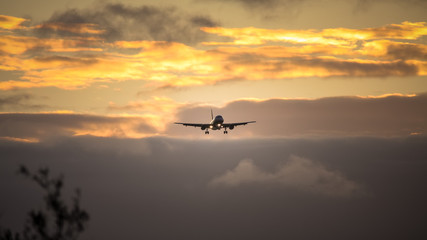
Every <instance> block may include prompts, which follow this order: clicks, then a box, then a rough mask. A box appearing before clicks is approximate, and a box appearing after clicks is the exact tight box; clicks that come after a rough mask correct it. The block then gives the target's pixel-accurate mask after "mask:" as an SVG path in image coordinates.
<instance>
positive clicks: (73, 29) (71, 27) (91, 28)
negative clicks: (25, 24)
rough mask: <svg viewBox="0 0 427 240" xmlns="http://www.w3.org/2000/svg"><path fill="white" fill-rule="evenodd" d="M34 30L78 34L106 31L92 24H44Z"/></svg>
mask: <svg viewBox="0 0 427 240" xmlns="http://www.w3.org/2000/svg"><path fill="white" fill-rule="evenodd" d="M33 28H34V29H49V30H54V31H64V32H70V33H76V34H85V33H87V34H102V33H104V32H105V31H104V30H100V29H97V25H96V24H91V23H61V22H54V23H43V24H40V25H37V26H34V27H33Z"/></svg>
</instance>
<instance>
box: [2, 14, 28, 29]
mask: <svg viewBox="0 0 427 240" xmlns="http://www.w3.org/2000/svg"><path fill="white" fill-rule="evenodd" d="M26 21H28V20H27V19H25V18H18V17H13V16H6V15H0V29H6V30H14V29H20V28H22V26H21V25H22V23H24V22H26ZM0 32H1V30H0Z"/></svg>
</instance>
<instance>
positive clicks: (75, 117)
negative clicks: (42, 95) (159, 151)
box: [0, 113, 161, 140]
mask: <svg viewBox="0 0 427 240" xmlns="http://www.w3.org/2000/svg"><path fill="white" fill-rule="evenodd" d="M160 122H161V119H159V118H157V117H156V116H99V115H90V114H75V113H31V114H27V113H1V114H0V126H1V127H0V137H6V138H20V139H41V140H44V139H49V138H56V137H61V136H81V135H90V136H98V137H118V138H140V137H147V136H152V135H156V134H157V133H158V130H157V128H156V127H158V126H159V125H160Z"/></svg>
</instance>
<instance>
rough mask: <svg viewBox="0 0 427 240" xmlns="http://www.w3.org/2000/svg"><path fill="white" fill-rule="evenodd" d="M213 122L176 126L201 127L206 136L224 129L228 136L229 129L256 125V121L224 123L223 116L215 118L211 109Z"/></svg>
mask: <svg viewBox="0 0 427 240" xmlns="http://www.w3.org/2000/svg"><path fill="white" fill-rule="evenodd" d="M211 118H212V120H211V122H210V123H182V122H175V124H182V125H184V126H186V127H187V126H191V127H200V128H201V129H202V130H205V134H209V129H211V130H221V128H224V134H228V131H227V128H228V129H230V130H233V129H234V127H236V126H240V125H246V124H248V123H255V122H256V121H249V122H238V123H224V118H223V117H222V116H221V115H217V116H216V117H215V118H214V117H213V112H212V109H211Z"/></svg>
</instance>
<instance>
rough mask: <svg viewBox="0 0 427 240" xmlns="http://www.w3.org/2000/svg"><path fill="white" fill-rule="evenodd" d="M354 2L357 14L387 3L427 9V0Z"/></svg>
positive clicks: (366, 0)
mask: <svg viewBox="0 0 427 240" xmlns="http://www.w3.org/2000/svg"><path fill="white" fill-rule="evenodd" d="M353 2H354V11H355V12H364V11H368V10H369V9H371V8H372V7H373V6H374V5H375V4H378V3H387V4H396V5H399V6H402V7H407V6H413V7H426V6H427V1H425V0H405V1H403V0H355V1H353Z"/></svg>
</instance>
